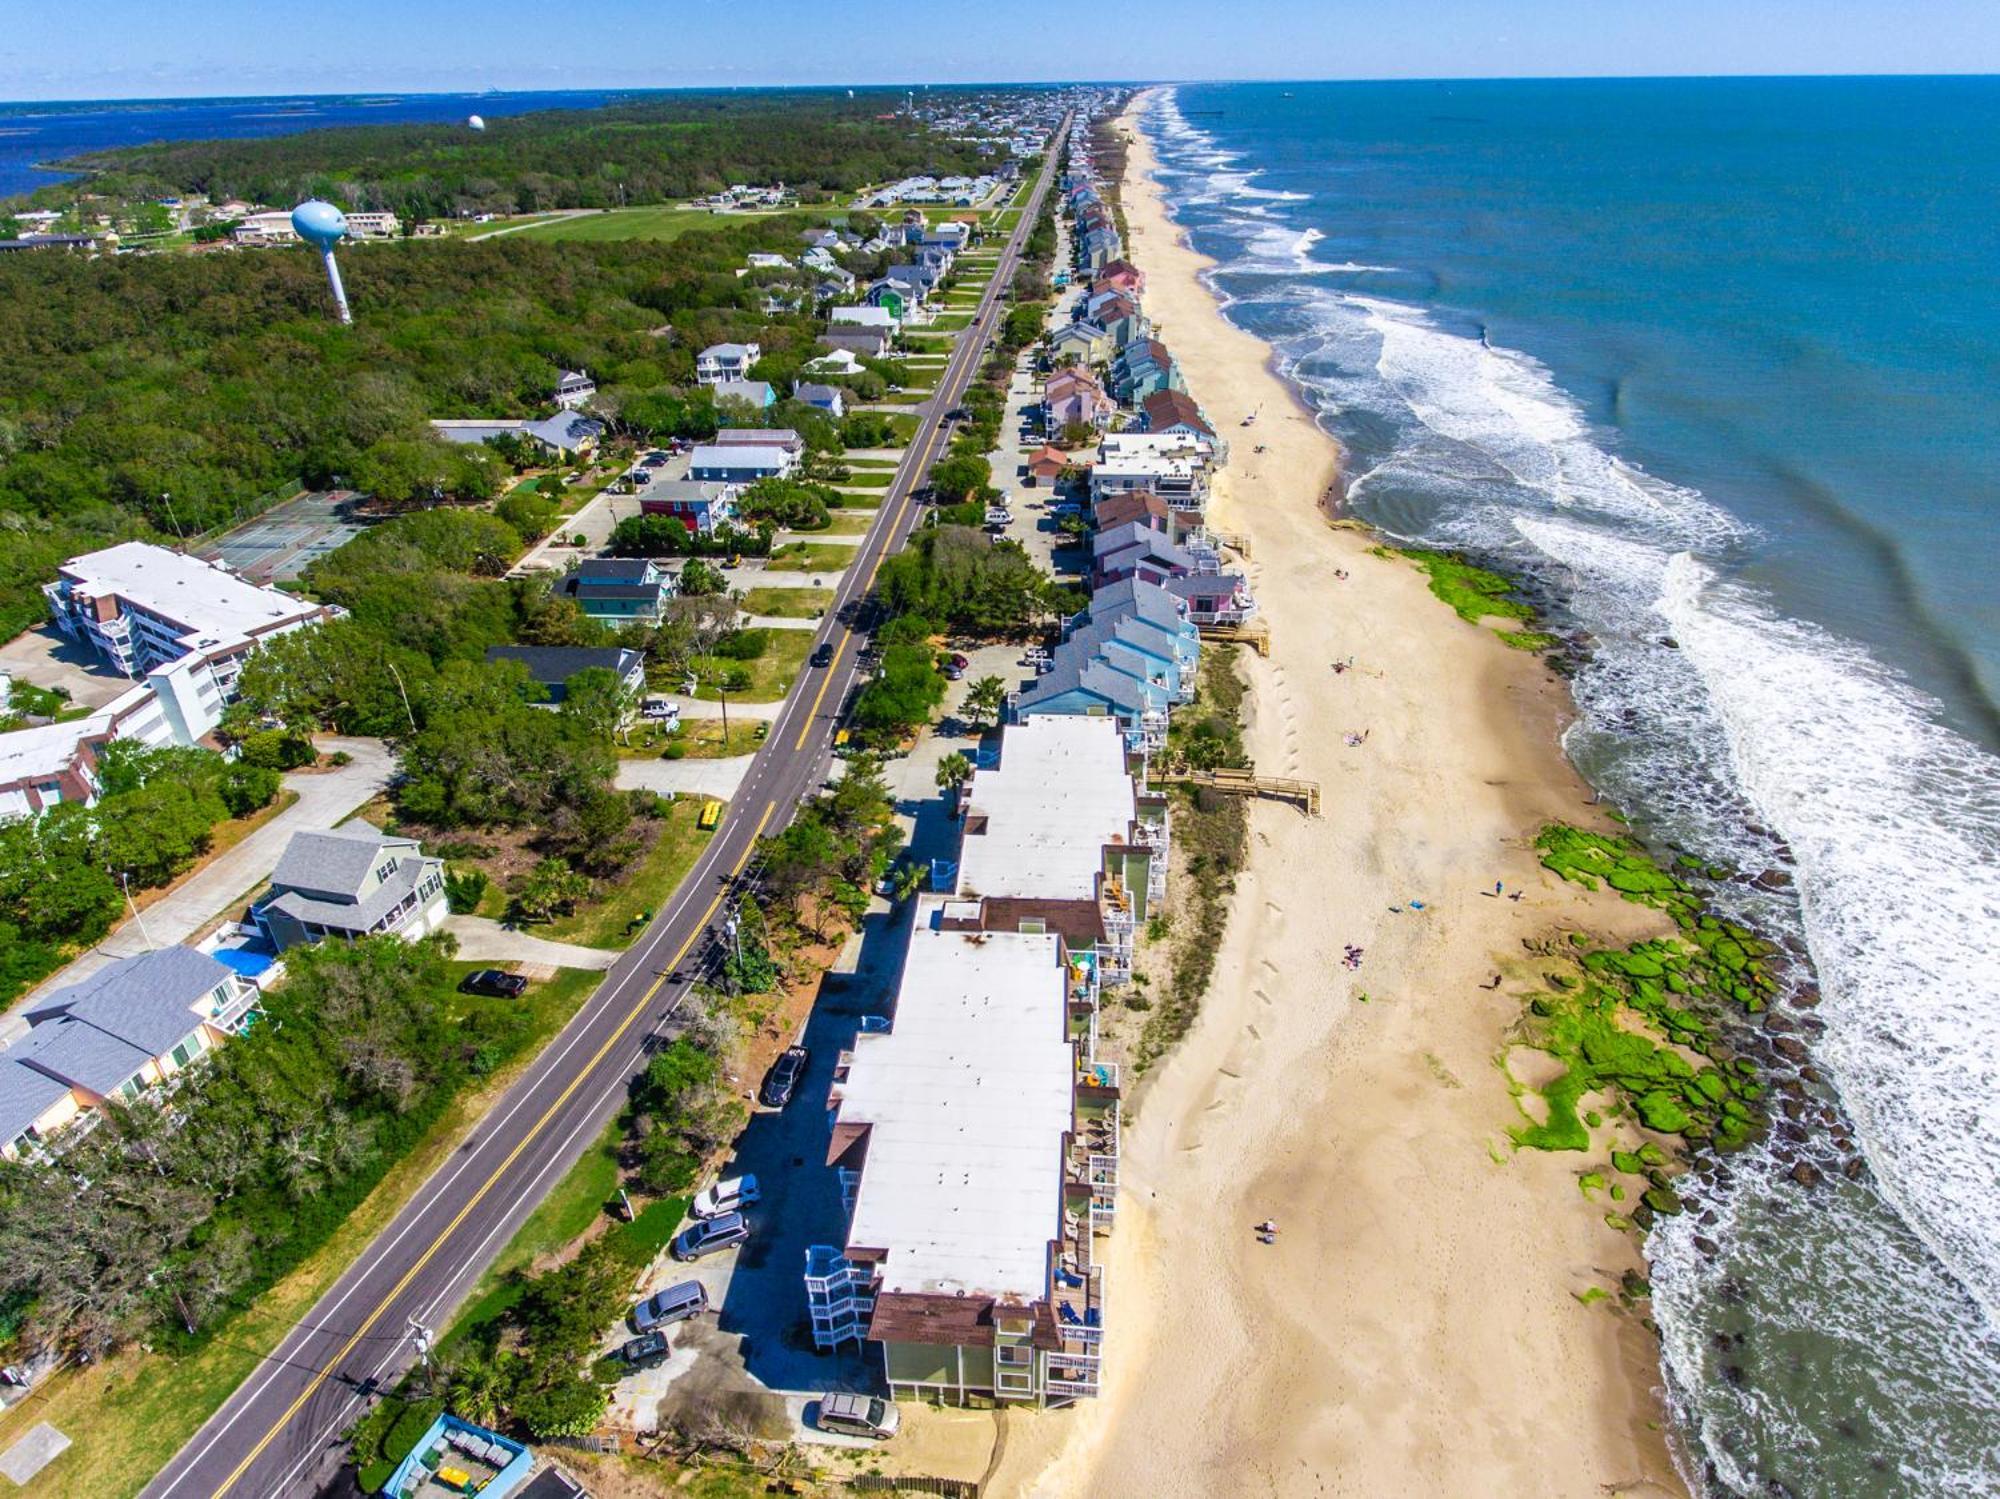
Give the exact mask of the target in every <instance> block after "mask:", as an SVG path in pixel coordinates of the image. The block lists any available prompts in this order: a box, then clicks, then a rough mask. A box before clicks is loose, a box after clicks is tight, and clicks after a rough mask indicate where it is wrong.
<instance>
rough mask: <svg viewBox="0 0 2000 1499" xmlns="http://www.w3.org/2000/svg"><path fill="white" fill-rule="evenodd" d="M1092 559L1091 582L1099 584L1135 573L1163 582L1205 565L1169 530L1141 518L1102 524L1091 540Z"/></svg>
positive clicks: (1144, 577)
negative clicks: (1152, 524)
mask: <svg viewBox="0 0 2000 1499" xmlns="http://www.w3.org/2000/svg"><path fill="white" fill-rule="evenodd" d="M1154 498H1155V499H1157V498H1158V496H1154ZM1090 560H1091V584H1092V586H1093V587H1099V588H1101V587H1103V586H1104V585H1105V584H1106V583H1116V582H1119V581H1121V580H1122V579H1125V578H1131V577H1137V578H1139V579H1141V580H1143V581H1145V582H1148V583H1159V582H1162V581H1163V580H1165V579H1167V578H1173V577H1181V576H1185V575H1186V574H1188V573H1192V572H1196V571H1199V570H1200V566H1201V564H1200V562H1199V560H1198V559H1197V558H1196V557H1195V556H1194V555H1193V554H1192V553H1191V552H1189V551H1188V550H1187V549H1186V548H1185V547H1182V546H1180V545H1178V544H1176V543H1175V542H1173V541H1172V540H1170V539H1169V538H1168V536H1167V534H1166V532H1165V531H1163V530H1160V529H1158V528H1156V527H1153V526H1149V525H1147V524H1145V523H1144V522H1143V521H1137V520H1131V521H1126V522H1124V523H1123V524H1122V525H1113V526H1109V527H1100V528H1099V530H1098V532H1097V534H1096V535H1095V536H1093V537H1092V538H1091V541H1090Z"/></svg>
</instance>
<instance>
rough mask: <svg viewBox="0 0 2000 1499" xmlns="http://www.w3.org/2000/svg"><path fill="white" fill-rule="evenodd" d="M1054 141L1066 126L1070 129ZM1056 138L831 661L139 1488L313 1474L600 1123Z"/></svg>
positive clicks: (808, 762)
mask: <svg viewBox="0 0 2000 1499" xmlns="http://www.w3.org/2000/svg"><path fill="white" fill-rule="evenodd" d="M1058 139H1060V136H1058ZM1056 155H1057V153H1056V152H1055V151H1053V150H1051V151H1050V152H1048V153H1047V157H1046V160H1045V161H1044V164H1043V168H1042V172H1041V175H1040V177H1039V178H1038V179H1037V181H1036V183H1035V187H1034V190H1033V192H1032V194H1031V195H1030V198H1029V200H1028V206H1027V211H1026V212H1025V213H1023V214H1022V216H1021V220H1020V223H1019V225H1018V226H1017V227H1016V228H1015V230H1014V232H1013V234H1012V235H1011V236H1010V237H1009V239H1008V241H1007V244H1006V245H1005V247H1004V248H1003V251H1002V254H1001V258H1000V263H999V266H998V269H997V270H996V272H995V274H994V276H993V280H992V283H991V284H990V286H989V287H988V289H987V292H986V295H985V297H984V298H983V299H982V300H981V302H980V304H979V309H978V313H977V315H976V316H975V317H974V319H973V321H972V324H971V326H970V327H969V328H968V329H967V330H966V332H965V335H964V336H963V337H961V338H960V339H959V340H958V343H957V345H956V346H955V348H954V349H953V352H952V356H951V360H950V362H949V363H948V365H947V366H946V368H945V372H944V376H943V378H942V379H941V380H940V381H939V383H938V388H937V392H936V394H935V395H934V396H933V397H932V399H931V401H930V402H929V403H927V404H926V405H924V406H920V407H917V408H914V410H915V411H916V413H917V415H918V417H919V420H920V426H919V428H918V432H917V435H916V437H915V439H914V440H913V441H912V442H911V444H910V447H909V449H908V450H907V452H906V453H905V455H904V458H903V462H902V464H901V466H900V467H899V468H898V469H897V471H896V477H895V481H894V482H893V483H892V484H891V485H890V487H889V488H888V490H887V491H886V492H885V497H884V500H883V503H882V507H881V511H880V514H879V515H878V517H877V519H876V523H875V528H874V530H872V531H871V532H870V533H869V535H868V537H867V540H866V542H865V543H864V544H863V545H862V546H861V547H860V548H859V549H858V555H857V557H856V561H855V563H854V565H853V566H851V567H849V568H848V570H847V571H846V573H844V574H843V575H842V581H841V584H840V587H839V588H838V589H837V590H836V593H835V599H834V607H833V608H832V609H830V610H828V612H827V616H826V621H825V623H824V624H823V625H822V627H821V629H820V630H819V632H818V633H817V634H816V636H815V646H816V647H817V645H818V644H819V643H821V642H826V643H830V644H831V645H832V646H833V647H834V658H833V661H832V664H831V665H830V666H827V667H823V668H813V667H808V668H807V669H806V671H805V672H804V673H803V675H802V677H801V680H800V683H799V686H798V688H797V689H796V690H795V691H794V692H793V693H792V695H791V697H790V699H789V700H788V701H787V702H786V704H785V707H784V710H783V712H781V713H780V714H779V715H778V717H777V718H776V719H775V720H774V721H773V722H772V725H771V731H770V734H769V737H768V738H767V739H766V741H765V744H764V748H763V749H762V750H761V751H760V752H759V753H758V756H757V759H756V761H755V763H754V764H753V765H752V766H751V769H750V772H749V774H748V775H747V776H746V777H745V778H744V781H743V784H742V786H741V788H740V789H739V790H738V792H737V795H736V797H735V800H734V801H733V802H732V803H731V805H730V809H729V813H728V816H727V817H726V818H725V819H724V821H723V824H722V826H721V828H720V829H719V830H718V832H717V833H716V836H715V837H714V838H713V839H712V840H711V841H710V843H709V846H708V848H707V849H706V850H705V851H704V852H703V854H702V857H701V859H700V861H699V862H698V863H697V864H696V865H695V867H694V869H693V870H692V871H691V872H690V874H689V875H688V878H687V879H686V880H685V881H684V882H683V883H682V885H681V887H680V889H679V890H677V891H676V892H675V893H674V895H673V898H672V899H671V900H670V901H669V902H668V904H667V905H666V907H665V908H664V909H663V910H662V911H661V912H660V913H659V914H658V915H657V916H656V917H655V918H654V920H653V922H652V924H651V925H650V926H649V927H648V928H647V929H646V931H645V933H644V934H643V935H642V936H641V937H640V938H639V940H638V941H637V942H636V943H635V944H634V945H633V946H632V948H631V949H630V950H629V951H627V952H626V953H625V955H624V956H623V957H621V958H620V959H619V960H618V962H617V963H616V964H614V965H613V967H612V968H611V970H610V972H609V974H608V975H607V977H606V979H605V981H604V983H603V984H602V985H600V986H599V988H598V990H597V992H596V993H595V994H594V995H593V996H592V997H591V998H590V999H589V1000H588V1001H587V1002H586V1003H585V1004H584V1006H583V1008H582V1009H581V1010H580V1011H579V1012H578V1013H577V1014H576V1016H575V1017H574V1018H572V1020H571V1021H570V1023H569V1025H568V1026H566V1027H565V1028H564V1029H563V1031H562V1033H561V1034H560V1035H559V1036H558V1037H557V1038H556V1039H555V1040H554V1041H553V1042H552V1043H550V1045H549V1046H548V1048H547V1049H546V1050H545V1051H544V1052H543V1053H542V1055H541V1056H540V1057H538V1058H537V1059H536V1061H535V1062H534V1064H533V1065H532V1066H531V1067H530V1068H529V1069H528V1071H527V1072H526V1073H525V1074H523V1076H522V1077H521V1078H520V1079H519V1080H518V1081H517V1082H516V1083H515V1084H514V1086H513V1087H512V1088H510V1089H509V1090H508V1091H507V1093H506V1094H505V1096H503V1097H502V1098H501V1099H500V1100H499V1102H498V1103H496V1104H495V1105H494V1107H493V1109H492V1111H491V1113H489V1114H488V1116H487V1117H486V1118H485V1119H484V1120H483V1121H482V1122H481V1123H480V1125H479V1126H478V1128H477V1129H475V1130H474V1131H473V1132H472V1134H471V1136H470V1137H469V1138H468V1139H467V1140H466V1141H465V1143H464V1144H463V1145H461V1146H460V1147H459V1149H458V1150H457V1152H456V1153H455V1154H454V1155H453V1156H452V1158H451V1159H450V1160H449V1161H448V1162H446V1163H445V1164H444V1165H443V1166H441V1167H440V1168H439V1169H438V1171H437V1173H436V1174H435V1175H434V1176H432V1178H431V1179H430V1180H429V1181H428V1182H426V1183H425V1184H424V1185H423V1187H422V1188H420V1189H419V1191H418V1192H417V1194H416V1196H415V1198H414V1199H413V1200H412V1201H411V1202H410V1204H409V1205H408V1206H407V1207H405V1208H404V1210H403V1211H402V1212H401V1213H399V1214H398V1215H397V1216H396V1217H395V1219H393V1220H392V1221H391V1222H390V1223H389V1225H388V1226H387V1227H386V1228H385V1229H384V1230H383V1231H382V1233H381V1234H380V1235H379V1236H378V1237H377V1238H376V1239H375V1241H374V1242H373V1243H371V1244H370V1245H369V1246H368V1248H367V1249H366V1250H365V1251H364V1252H363V1253H362V1255H361V1256H360V1258H359V1259H358V1260H357V1261H356V1262H355V1263H354V1264H353V1265H352V1266H351V1267H350V1268H349V1269H348V1271H347V1273H346V1274H345V1275H343V1276H342V1277H341V1278H340V1280H339V1281H338V1282H337V1283H336V1284H335V1285H334V1287H333V1288H332V1289H331V1290H330V1291H328V1292H327V1294H326V1296H325V1297H323V1298H322V1299H321V1301H320V1302H319V1304H318V1305H317V1306H315V1307H314V1308H313V1309H312V1310H311V1312H309V1313H308V1314H307V1315H306V1317H305V1318H304V1319H303V1320H302V1321H301V1322H300V1323H299V1324H298V1325H297V1326H296V1327H295V1328H294V1329H293V1330H292V1332H291V1333H290V1334H289V1335H288V1336H287V1337H286V1338H285V1339H284V1341H283V1342H282V1343H281V1344H280V1345H279V1346H278V1348H277V1349H276V1351H275V1352H274V1353H273V1354H272V1355H271V1356H270V1357H268V1358H266V1359H265V1360H264V1361H263V1362H262V1363H261V1364H259V1365H258V1367H257V1370H256V1372H255V1373H254V1374H252V1375H251V1377H250V1378H249V1379H248V1380H246V1381H245V1382H244V1384H243V1385H241V1386H240V1387H239V1388H238V1389H237V1391H236V1392H235V1394H233V1395H232V1396H231V1397H230V1398H229V1400H228V1401H227V1402H226V1403H225V1404H224V1405H223V1406H222V1408H221V1409H220V1410H219V1411H217V1412H216V1414H215V1415H214V1416H212V1417H211V1418H210V1419H209V1421H208V1422H207V1424H206V1425H204V1426H203V1427H202V1429H201V1430H200V1431H199V1432H197V1433H196V1434H195V1437H194V1439H193V1440H192V1441H190V1442H189V1443H188V1444H187V1445H186V1446H185V1447H183V1448H182V1449H181V1450H180V1452H179V1453H178V1454H176V1455H175V1457H174V1459H173V1460H172V1461H171V1462H170V1463H168V1464H167V1466H166V1467H165V1468H164V1469H163V1470H162V1471H161V1472H160V1473H159V1474H158V1475H157V1476H156V1477H155V1478H154V1479H153V1481H152V1482H151V1483H150V1484H148V1485H147V1487H146V1489H145V1490H144V1494H145V1496H146V1499H193V1496H196V1495H204V1496H218V1495H222V1494H238V1495H245V1496H250V1495H255V1496H259V1499H263V1496H277V1495H292V1494H306V1493H313V1492H316V1491H317V1490H318V1489H319V1487H320V1486H321V1485H322V1484H323V1483H324V1482H326V1481H327V1480H328V1479H329V1478H330V1477H331V1476H332V1474H333V1471H334V1469H335V1467H336V1466H337V1464H338V1463H339V1461H340V1459H341V1456H342V1454H343V1450H344V1448H343V1444H342V1442H341V1433H342V1432H344V1431H345V1430H346V1429H347V1428H348V1427H349V1426H350V1425H352V1424H353V1422H354V1421H355V1419H356V1418H357V1417H358V1416H359V1415H360V1414H361V1410H362V1407H363V1404H364V1402H365V1401H366V1400H367V1399H368V1398H369V1397H370V1395H372V1394H373V1393H374V1392H375V1391H377V1390H382V1389H387V1388H389V1387H391V1386H393V1385H394V1383H395V1382H396V1380H397V1379H398V1378H399V1377H400V1376H401V1374H402V1373H403V1372H404V1370H406V1369H407V1368H408V1367H409V1366H410V1364H411V1363H412V1362H413V1360H414V1358H415V1347H414V1343H413V1337H412V1330H411V1322H412V1320H413V1319H414V1320H415V1321H416V1322H418V1323H421V1324H423V1325H425V1326H427V1327H430V1328H432V1329H433V1330H439V1329H440V1327H441V1324H442V1323H443V1322H444V1321H445V1319H446V1318H448V1317H449V1315H450V1313H451V1311H452V1309H453V1308H454V1307H456V1306H457V1304H458V1303H459V1302H460V1301H461V1300H462V1299H463V1298H464V1296H465V1295H466V1293H467V1292H468V1291H469V1290H470V1289H471V1287H472V1286H473V1284H474V1283H475V1282H476V1281H477V1280H478V1278H479V1275H480V1273H481V1272H482V1271H483V1270H484V1269H485V1268H486V1266H487V1265H488V1264H489V1263H490V1262H491V1261H492V1259H493V1257H494V1256H495V1255H496V1254H498V1253H499V1251H500V1250H501V1249H502V1248H503V1247H504V1246H505V1245H506V1244H507V1243H508V1241H509V1240H510V1239H511V1238H512V1237H513V1235H514V1232H515V1230H516V1229H518V1228H519V1227H520V1225H521V1223H522V1221H523V1220H524V1219H526V1217H527V1216H528V1214H529V1213H530V1212H531V1211H532V1210H533V1209H534V1207H535V1205H536V1204H537V1203H538V1202H540V1201H541V1199H542V1197H543V1196H544V1195H545V1194H546V1193H547V1192H548V1191H549V1189H550V1188H551V1187H553V1186H554V1185H555V1183H556V1182H558V1181H560V1180H561V1179H562V1177H563V1175H564V1174H565V1173H566V1172H567V1171H568V1170H569V1168H570V1166H572V1165H573V1164H574V1163H575V1162H576V1160H577V1158H578V1157H579V1156H580V1155H581V1154H582V1153H583V1150H584V1148H585V1147H586V1146H587V1145H588V1144H589V1143H590V1142H591V1141H592V1140H594V1139H595V1138H597V1136H598V1134H599V1133H600V1132H601V1131H602V1130H603V1129H604V1127H605V1125H606V1123H607V1122H608V1121H609V1120H610V1118H611V1116H612V1115H613V1114H614V1113H616V1112H617V1109H618V1107H619V1105H620V1103H621V1102H622V1101H623V1099H624V1097H625V1089H626V1084H627V1083H628V1081H629V1080H630V1079H631V1078H632V1076H633V1075H634V1074H635V1073H636V1072H637V1071H638V1070H639V1068H640V1066H641V1064H642V1062H643V1060H644V1058H645V1056H646V1054H647V1051H648V1049H649V1047H651V1046H652V1045H654V1044H656V1040H655V1038H658V1037H660V1036H663V1035H671V1034H672V1033H673V1017H674V1012H675V1010H676V1009H677V1008H678V1006H679V1005H680V1003H681V1001H682V999H683V998H684V997H685V995H686V993H687V990H688V986H689V984H690V982H691V981H692V979H693V977H694V976H695V974H696V971H697V963H698V961H699V959H700V958H701V956H702V955H703V954H704V953H705V952H706V951H707V950H708V948H709V946H710V944H711V943H712V941H713V933H712V927H713V924H714V922H715V920H716V916H717V913H718V912H719V911H720V909H721V907H722V904H723V902H724V900H725V899H726V898H727V897H728V895H729V893H730V890H731V887H732V884H733V882H734V881H735V880H736V878H737V877H738V876H740V875H741V873H742V872H743V868H744V866H745V865H746V864H747V863H748V862H749V860H750V856H751V853H752V851H753V849H754V847H755V844H756V841H757V839H758V838H759V837H760V836H761V835H763V834H764V833H766V832H769V831H771V830H773V829H776V828H782V827H783V826H785V823H786V821H787V820H788V818H789V817H790V815H791V813H792V810H793V809H794V808H795V807H796V806H797V805H798V803H799V802H800V801H801V800H802V799H803V798H804V797H805V796H807V795H808V794H810V793H811V792H812V791H813V790H814V789H815V788H816V787H817V786H818V785H819V783H820V781H821V780H822V778H823V776H824V774H825V771H826V767H827V765H828V763H829V760H830V754H831V743H832V736H833V733H834V730H835V728H836V727H837V725H838V723H839V721H840V718H841V716H842V713H843V712H844V709H845V707H846V703H847V700H848V697H849V695H850V694H851V693H852V691H853V689H854V687H855V685H856V681H857V677H858V668H857V661H856V658H857V656H858V654H859V636H858V634H857V629H856V614H857V612H858V610H859V608H860V606H861V603H862V600H863V599H864V598H865V597H866V595H867V593H868V591H869V589H870V588H871V587H872V585H873V583H874V578H875V571H876V568H877V567H878V566H880V564H881V561H882V559H883V557H885V556H887V555H888V554H889V553H891V552H893V551H895V550H896V549H897V548H898V547H900V546H901V545H902V544H903V542H904V540H905V539H906V538H907V537H908V535H909V533H910V530H911V526H912V522H913V520H914V519H915V517H916V515H917V514H918V513H919V511H918V506H917V504H916V502H915V500H914V499H913V497H912V496H913V492H914V491H915V490H916V488H917V487H918V485H919V483H920V482H921V480H922V478H923V477H924V476H925V475H926V474H927V473H928V472H929V469H930V466H931V463H932V462H933V460H934V459H935V458H936V457H937V456H938V455H939V454H940V453H942V452H943V450H944V447H945V444H946V442H947V441H948V435H947V434H946V433H944V432H943V431H941V430H940V428H939V423H938V415H939V413H941V412H944V411H948V410H950V409H951V408H953V407H954V406H956V405H957V404H958V403H959V402H960V400H962V399H963V397H964V393H965V390H966V388H967V387H968V385H969V384H970V382H971V380H972V377H973V375H974V374H975V373H976V372H977V371H978V368H979V365H980V362H981V360H982V359H983V358H984V355H985V351H986V341H987V337H988V336H989V335H990V334H991V333H992V332H993V331H994V329H995V326H996V323H997V321H998V319H999V317H1000V316H1001V313H1000V306H1001V303H1000V301H999V293H1000V291H1001V290H1002V289H1004V288H1005V287H1007V286H1008V285H1009V283H1011V281H1012V280H1013V276H1014V271H1015V269H1016V267H1017V265H1018V263H1019V260H1020V253H1021V247H1022V246H1023V245H1024V244H1025V243H1026V240H1027V236H1028V233H1029V231H1030V230H1031V229H1032V228H1033V227H1034V222H1035V217H1036V215H1037V213H1038V212H1039V211H1040V207H1041V203H1042V200H1043V198H1044V197H1045V195H1046V194H1047V193H1048V191H1049V186H1050V182H1051V180H1052V178H1053V176H1054V171H1055V160H1056Z"/></svg>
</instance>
